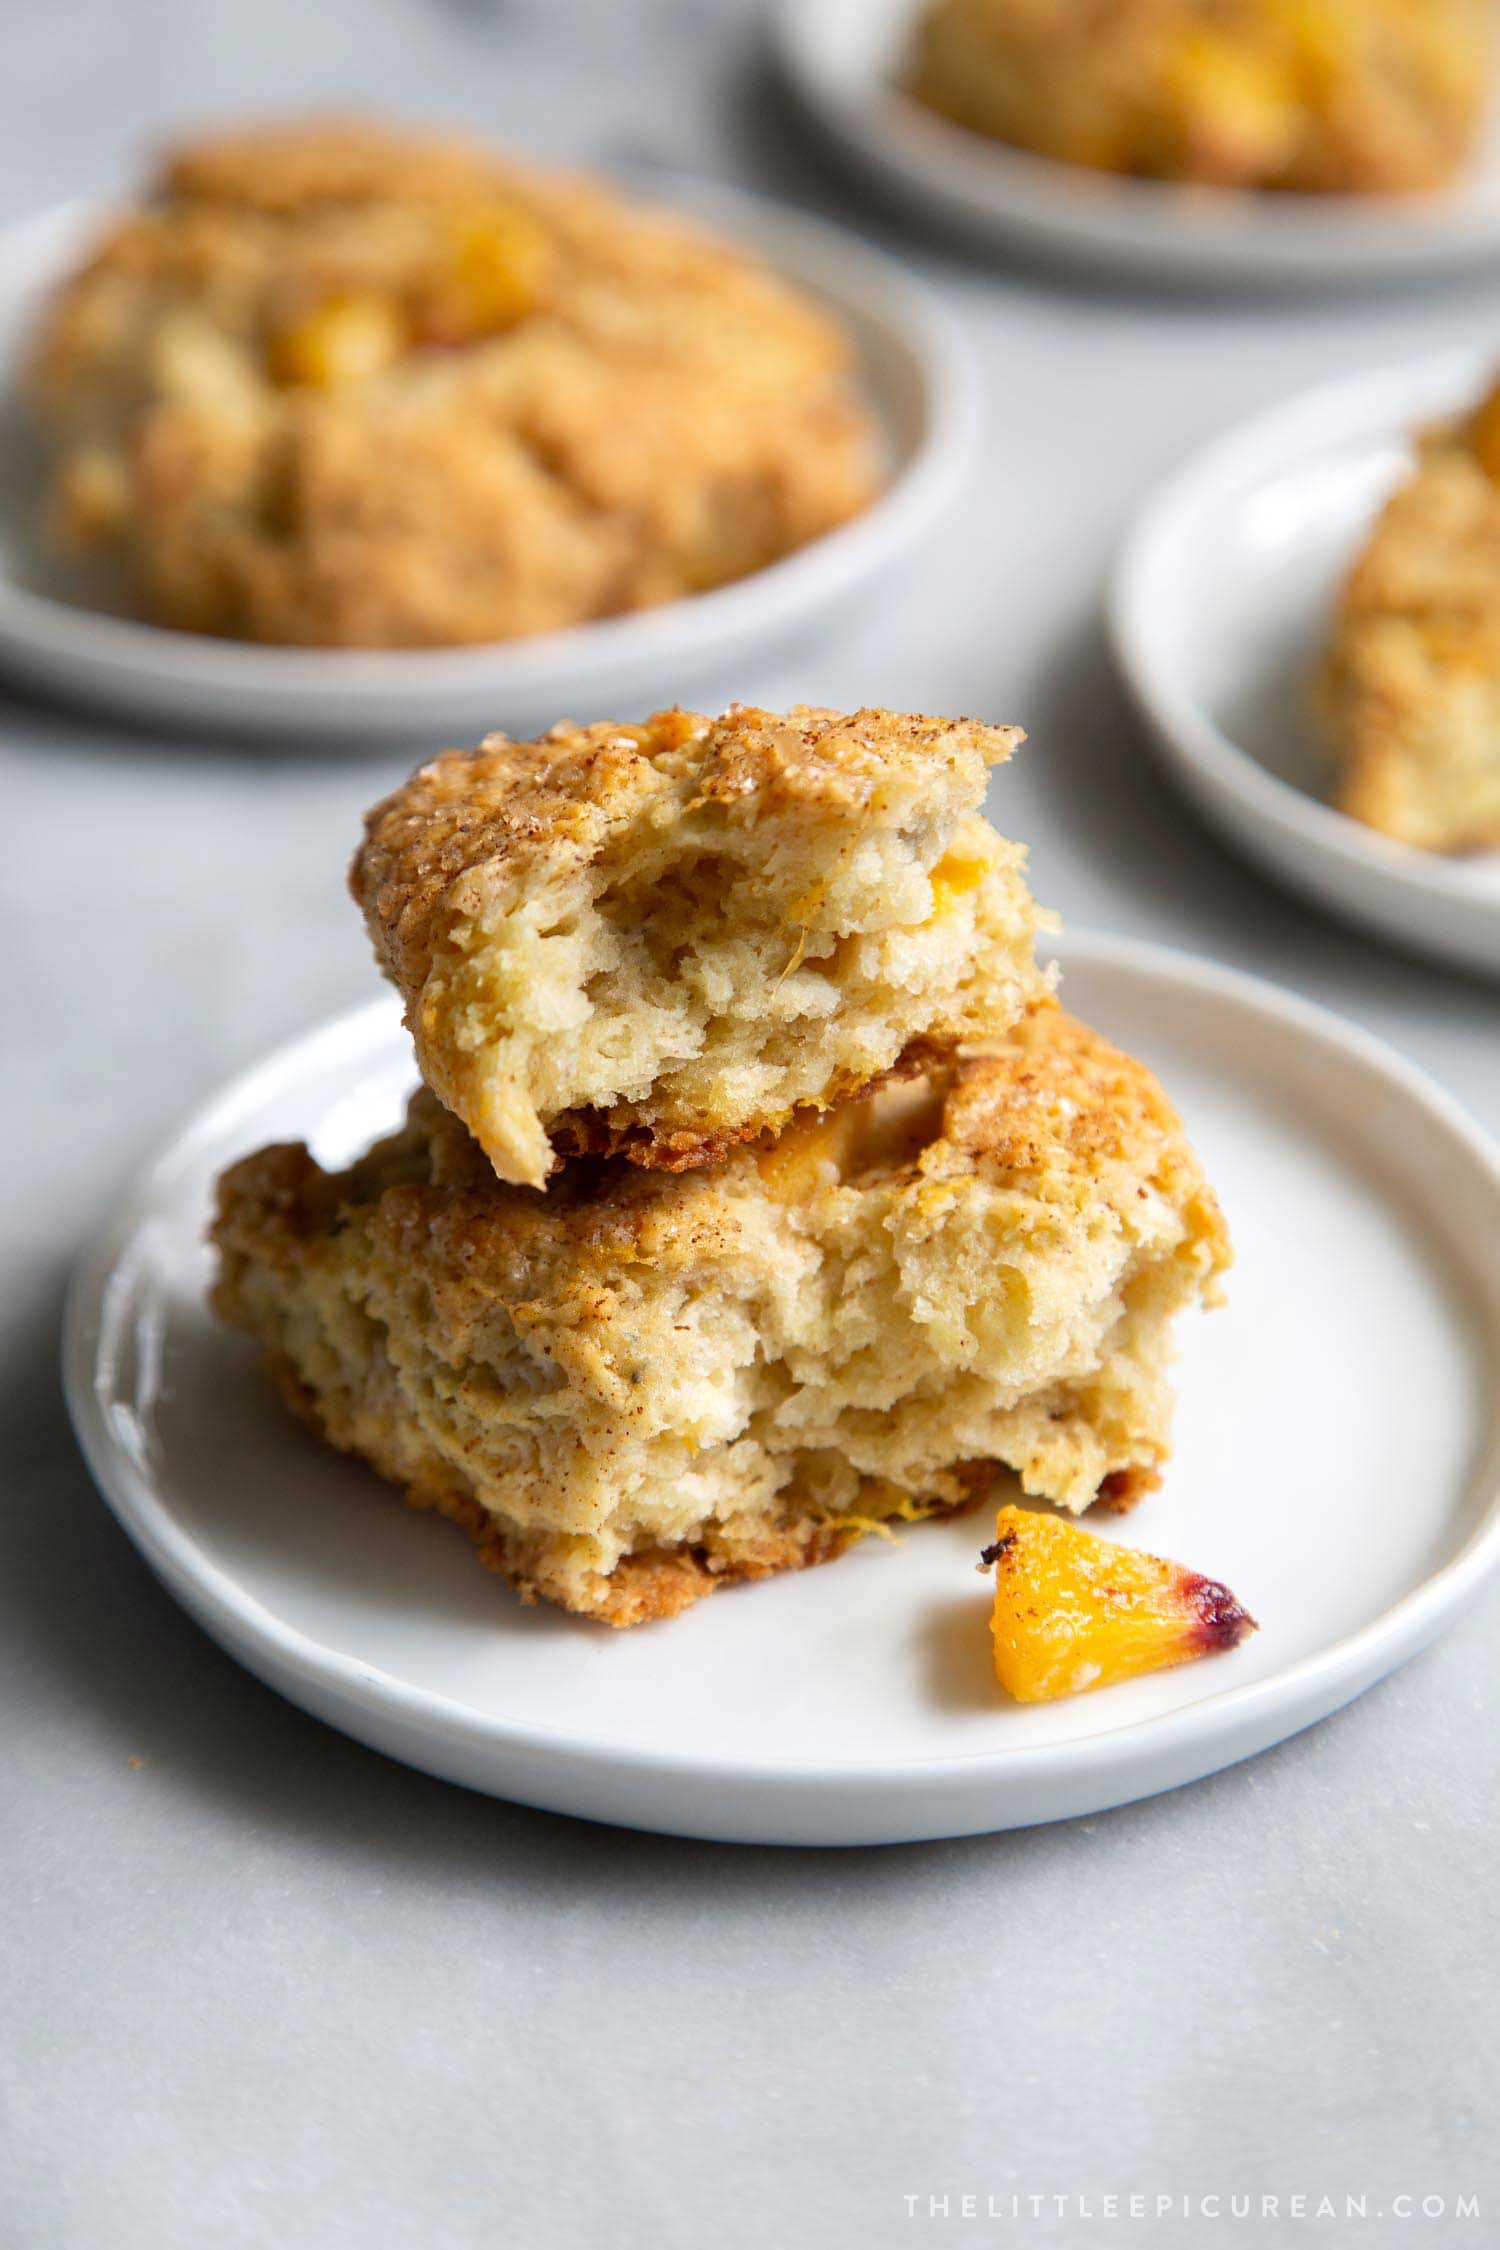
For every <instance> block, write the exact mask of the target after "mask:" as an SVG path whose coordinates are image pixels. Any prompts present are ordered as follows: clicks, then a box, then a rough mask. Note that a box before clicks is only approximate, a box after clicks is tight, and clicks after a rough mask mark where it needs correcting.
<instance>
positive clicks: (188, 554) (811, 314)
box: [27, 121, 880, 647]
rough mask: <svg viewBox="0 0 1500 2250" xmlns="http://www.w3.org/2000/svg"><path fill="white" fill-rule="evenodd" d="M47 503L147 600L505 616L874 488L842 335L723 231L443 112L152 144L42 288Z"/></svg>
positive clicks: (338, 639) (193, 619) (426, 632)
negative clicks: (436, 132)
mask: <svg viewBox="0 0 1500 2250" xmlns="http://www.w3.org/2000/svg"><path fill="white" fill-rule="evenodd" d="M27 388H28V393H29V396H30V399H31V401H32V403H33V405H34V407H35V409H36V411H37V413H38V414H39V416H40V417H41V418H42V420H43V421H44V423H45V424H46V426H47V427H48V429H49V430H50V432H51V435H52V440H53V445H54V452H55V473H54V479H53V495H52V508H51V516H52V521H53V524H54V527H55V528H56V530H57V533H58V535H59V537H60V538H61V539H62V541H63V542H64V544H66V545H68V546H69V547H71V548H72V549H73V550H74V551H76V552H81V553H86V554H88V555H89V556H91V557H94V558H104V559H105V560H106V561H107V563H108V565H109V566H110V568H111V569H112V570H113V572H114V573H115V575H116V577H117V580H118V584H119V586H120V588H121V591H122V594H123V597H124V598H125V599H126V600H128V601H129V603H130V604H131V605H132V606H133V607H135V608H136V609H138V610H139V611H141V612H142V613H143V614H144V615H146V616H147V617H149V618H151V619H152V620H154V621H155V622H157V623H159V624H163V625H169V626H175V627H179V628H186V629H188V630H191V631H195V632H202V633H212V634H218V635H222V636H230V637H233V638H239V639H245V640H254V641H264V642H278V643H310V644H314V645H322V646H329V647H361V646H363V647H385V646H390V647H398V646H399V647H411V646H420V645H436V644H444V643H459V642H478V641H499V640H508V639H511V638H514V637H516V636H518V635H524V634H531V633H539V632H543V631H546V630H548V629H549V628H553V627H559V626H566V625H571V624H575V623H579V622H581V621H584V620H587V619H592V618H599V617H605V616H610V615H614V614H616V613H618V612H621V611H627V610H634V609H640V608H644V607H647V606H649V605H652V604H655V603H660V602H666V601H671V600H673V599H674V598H675V597H677V596H679V595H683V594H688V593H693V592H697V591H700V590H702V589H704V588H707V587H712V586H717V585H720V584H722V583H724V582H725V581H727V580H730V579H734V578H739V577H742V576H743V575H745V574H746V573H747V572H750V571H754V570H757V569H760V568H761V567H763V566H764V565H765V564H768V563H770V562H773V561H775V560H776V559H777V558H778V557H779V556H782V555H785V554H787V553H788V552H790V551H791V550H792V549H794V548H797V547H800V546H802V545H804V544H805V543H806V542H807V541H809V540H811V539H814V538H816V537H817V536H818V535H819V534H820V533H823V532H825V531H828V530H829V529H831V528H832V527H833V526H834V525H837V524H839V523H842V522H844V521H845V520H846V519H847V518H848V517H850V516H852V515H854V514H856V513H857V512H858V511H859V510H860V509H862V508H863V507H864V506H865V505H866V504H867V503H868V502H869V501H870V499H871V498H872V497H873V495H874V493H875V491H876V490H877V487H878V483H879V477H880V468H879V461H878V457H877V455H878V447H877V440H876V434H875V430H874V426H873V423H872V419H871V416H870V414H869V411H868V409H867V407H866V405H865V403H864V402H863V400H862V398H861V396H860V393H859V388H858V384H857V381H856V375H855V368H854V355H853V350H852V347H851V345H850V342H849V340H848V338H847V337H846V336H845V335H844V334H843V333H842V332H841V331H840V330H839V328H838V327H837V326H836V325H835V324H834V323H833V322H831V321H830V320H829V319H828V318H827V317H826V316H825V315H824V314H823V313H822V312H821V311H820V310H819V309H818V308H817V306H815V305H814V304H813V303H812V302H811V301H810V300H809V299H807V298H805V297H803V296H802V295H800V294H799V293H798V292H797V291H796V290H795V289H793V288H792V287H790V286H789V285H787V284H785V283H783V282H782V281H780V280H779V279H777V277H776V276H775V275H774V274H773V273H771V272H770V271H769V270H768V269H767V268H765V267H764V266H762V265H761V264H759V263H758V262H757V261H756V260H755V259H753V258H751V257H749V256H747V255H744V254H742V253H740V252H739V251H737V250H735V249H733V248H731V247H730V246H728V245H727V244H725V243H723V242H719V241H716V240H715V239H714V238H713V237H711V236H710V235H707V234H704V233H701V232H699V231H698V230H697V229H696V228H695V227H692V226H689V225H687V224H685V223H683V222H681V221H679V220H677V219H675V218H671V217H668V216H666V215H664V214H663V213H661V212H657V211H652V210H648V209H645V208H642V207H640V206H637V205H635V204H633V203H629V202H626V201H624V200H623V199H621V198H619V197H617V196H614V195H611V194H608V193H606V192H605V191H604V190H603V189H602V188H599V187H596V186H592V185H590V184H588V183H586V182H585V181H582V180H579V179H574V178H569V177H565V176H562V175H558V174H553V173H550V172H546V171H542V170H537V169H534V168H533V167H531V166H529V165H521V164H517V163H511V162H507V161H505V160H503V159H502V158H500V157H499V156H497V155H495V154H493V153H492V152H491V151H489V150H488V149H486V148H483V147H481V146H478V145H476V144H472V143H468V142H465V141H461V140H455V139H450V138H446V137H433V136H426V135H421V134H415V133H410V132H400V131H396V130H394V129H388V128H384V127H381V126H378V125H375V124H369V123H356V122H328V121H323V122H316V121H315V122H304V123H300V124H289V125H283V126H274V127H268V128H264V129H261V130H258V131H246V132H241V133H235V134H229V135H226V136H222V137H216V138H213V139H210V140H205V141H203V142H201V143H199V144H197V145H195V146H190V147H186V148H184V149H181V150H180V151H179V152H178V153H177V154H176V155H174V156H172V157H171V158H170V159H169V160H168V161H167V163H166V164H165V166H164V167H163V169H162V171H161V173H160V176H159V177H158V179H157V180H156V181H155V182H154V183H153V188H152V192H151V194H150V197H149V199H148V200H147V201H146V203H145V204H144V205H143V206H142V207H141V208H140V209H138V210H136V211H133V212H131V213H129V214H127V215H126V216H124V217H122V218H120V219H119V220H117V221H116V222H115V223H114V224H113V225H112V226H111V227H110V228H109V229H108V231H107V232H106V233H105V234H104V236H103V238H102V239H101V241H100V242H99V244H98V246H97V248H96V250H95V251H94V253H93V255H92V256H91V258H90V259H89V260H88V262H87V264H86V265H85V266H84V267H83V269H82V270H81V271H80V272H79V273H78V274H77V275H76V276H75V277H74V278H73V279H72V280H71V281H70V282H68V283H67V285H66V286H65V287H64V288H63V290H62V291H61V292H60V294H59V295H58V297H57V299H56V300H55V302H54V303H53V304H52V306H51V308H50V310H49V311H48V313H47V315H46V317H45V321H44V323H43V326H42V330H41V333H40V335H39V336H38V338H37V340H36V343H35V347H34V350H33V352H32V356H31V361H30V367H29V373H28V379H27Z"/></svg>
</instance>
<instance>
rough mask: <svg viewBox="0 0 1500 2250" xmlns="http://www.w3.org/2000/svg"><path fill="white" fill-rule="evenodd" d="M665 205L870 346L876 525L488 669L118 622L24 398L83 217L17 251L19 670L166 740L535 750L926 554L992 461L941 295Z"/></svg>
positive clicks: (7, 458) (6, 296)
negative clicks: (74, 542) (185, 730)
mask: <svg viewBox="0 0 1500 2250" xmlns="http://www.w3.org/2000/svg"><path fill="white" fill-rule="evenodd" d="M650 192H651V195H652V197H653V198H654V199H655V200H656V201H658V202H665V203H669V204H671V205H673V206H674V207H676V208H679V209H681V210H682V211H683V212H684V213H685V214H687V215H689V216H693V217H700V216H701V217H702V219H703V220H704V221H705V223H706V224H709V225H711V226H714V227H715V228H717V229H718V230H719V231H720V232H722V233H723V234H724V235H726V236H728V237H729V238H730V239H732V240H734V241H736V242H739V243H741V244H743V245H744V246H745V247H746V248H748V249H750V250H753V251H756V252H758V253H759V254H760V255H761V256H763V257H764V258H766V259H767V260H768V261H769V263H770V264H772V265H774V266H775V267H776V268H777V269H778V270H779V271H780V272H781V273H783V274H785V275H786V276H787V277H788V278H789V279H790V280H792V281H794V282H797V283H799V284H800V285H801V286H802V287H803V288H804V289H806V290H807V291H808V293H809V294H810V295H811V296H813V297H815V298H817V299H818V300H819V301H820V302H821V303H822V304H824V305H825V306H826V307H827V308H828V310H829V311H830V312H832V313H833V314H835V315H836V316H837V317H838V318H839V319H840V320H841V321H842V322H843V323H844V324H845V326H846V327H847V328H848V330H849V331H850V332H851V334H852V335H853V337H854V340H855V343H856V345H857V348H858V353H859V363H860V370H861V375H862V379H863V382H864V386H865V389H866V392H867V395H868V396H869V398H870V400H871V402H872V405H873V407H874V409H875V412H876V414H877V417H878V420H879V423H880V427H881V430H882V433H883V437H884V442H885V447H886V453H887V461H888V466H889V472H890V481H889V483H888V485H887V487H886V489H885V491H884V492H883V493H882V494H881V496H880V498H879V499H878V500H877V501H876V502H875V504H874V505H873V506H872V507H870V508H869V509H867V510H866V511H865V513H864V514H863V515H862V516H859V517H858V518H856V519H855V520H854V521H853V522H852V523H849V524H846V525H844V526H842V527H841V528H840V529H838V530H836V531H832V532H829V533H827V534H826V535H825V536H824V537H823V538H821V539H817V540H814V541H813V542H811V544H809V545H808V546H806V547H803V548H801V549H799V550H798V551H797V552H796V553H795V554H792V555H789V556H787V557H786V558H785V559H784V560H783V561H781V562H778V563H775V564H773V565H772V566H771V567H770V568H769V569H766V570H761V571H757V572H755V573H754V574H753V575H752V576H751V577H748V578H744V579H740V580H738V581H737V582H736V583H734V584H733V585H729V586H724V587H719V588H717V589H716V590H715V591H713V592H711V593H707V594H700V595H697V596H694V597H693V598H692V599H691V600H686V601H678V602H672V603H670V604H667V605H665V606H664V607H662V608H660V609H655V610H643V611H639V612H636V613H634V614H632V615H630V616H627V617H619V618H608V619H605V620H604V621H602V622H601V623H599V624H594V625H585V626H579V627H576V628H572V629H569V630H568V631H565V632H558V633H547V634H542V635H537V636H535V637H533V638H532V639H530V640H524V641H511V642H496V643H494V644H491V645H489V646H486V647H479V648H460V649H420V650H405V649H400V650H386V649H377V650H323V649H278V648H264V647H257V646H248V645H246V644H244V643H240V642H236V641H227V640H215V639H210V638H207V637H205V636H203V635H200V634H193V633H176V632H169V631H167V630H165V629H164V628H162V627H160V626H155V625H147V624H142V623H140V622H139V621H137V620H135V619H132V618H125V617H119V616H112V615H109V614H107V613H106V612H105V611H103V610H102V609H100V608H98V607H91V606H88V599H87V594H86V591H85V588H84V586H83V583H82V581H81V580H80V579H77V578H74V579H70V578H69V577H68V576H67V574H66V573H60V572H59V570H58V567H57V565H56V564H55V563H54V562H52V561H50V560H49V559H48V558H47V557H46V556H45V554H44V553H43V551H42V549H41V546H40V543H39V540H38V536H37V525H38V516H39V513H40V509H39V474H38V467H39V465H38V458H37V445H36V440H35V438H34V436H33V435H32V434H31V433H30V432H29V431H28V430H27V429H26V427H25V419H24V415H23V413H22V411H21V409H20V407H19V404H18V401H17V398H16V386H15V369H16V365H17V361H18V359H19V357H20V354H21V352H22V350H23V348H24V345H25V340H26V338H27V336H28V335H29V333H30V331H31V329H32V326H33V324H34V322H35V319H36V317H37V314H38V311H39V308H40V306H41V304H42V303H43V301H44V300H45V297H46V294H47V292H48V290H49V289H50V288H52V287H53V286H55V284H56V283H57V282H58V281H59V280H60V279H61V278H62V277H63V276H64V275H65V274H66V273H67V272H68V271H70V269H71V268H72V266H73V265H74V264H75V263H76V262H77V260H78V258H79V257H80V255H81V254H82V252H83V250H84V248H85V246H86V245H87V243H88V242H89V241H90V240H91V239H92V238H93V236H94V235H95V234H96V233H97V231H98V229H99V227H100V225H101V223H102V222H103V220H104V218H105V214H104V213H103V212H102V211H101V210H99V209H98V208H96V207H93V206H83V205H77V204H74V205H68V206H66V207H64V208H62V209H60V210H56V211H52V212H49V213H47V214H45V215H44V216H43V217H41V218H39V219H35V220H32V221H30V222H29V223H28V224H26V225H23V226H19V227H14V228H12V229H10V230H9V231H8V232H7V233H5V234H4V235H3V236H0V419H3V421H4V423H5V425H6V427H5V431H4V436H5V439H6V442H5V444H4V445H3V447H0V463H3V464H4V466H3V467H0V667H3V669H4V670H5V671H7V672H9V673H11V674H12V675H13V676H15V677H16V678H18V679H20V680H23V681H25V682H27V683H29V684H32V685H34V686H38V687H41V688H43V689H45V690H46V691H48V692H49V693H52V694H56V695H59V696H62V697H65V698H66V699H68V700H70V701H77V702H84V703H88V704H92V705H98V706H102V707H104V708H107V709H111V710H114V711H117V712H120V713H122V714H124V715H126V716H128V717H131V718H135V719H140V720H150V721H156V722H164V723H166V724H167V725H169V726H191V727H210V728H216V729H222V730H230V731H233V732H235V733H249V734H268V733H272V734H281V735H285V734H287V733H289V732H290V733H294V734H297V735H299V736H317V737H320V738H323V737H328V738H335V739H337V738H344V739H346V740H357V739H360V738H363V739H370V738H372V737H385V738H386V739H389V738H390V737H391V736H393V735H403V734H406V735H415V736H417V737H419V738H421V739H424V740H431V739H433V738H435V737H436V736H439V735H442V734H447V733H452V734H455V735H469V736H472V735H476V734H478V733H481V732H483V731H484V730H486V729H489V728H493V727H507V728H509V729H510V730H511V731H512V732H513V733H518V734H524V733H531V732H534V731H536V730H537V729H539V728H541V727H544V726H548V725H550V724H551V723H552V722H553V721H554V720H556V719H559V718H570V719H578V720H589V719H595V718H609V717H618V716H634V715H636V714H637V713H639V712H641V711H643V710H646V709H649V708H650V707H651V705H652V704H653V703H656V702H660V701H662V700H664V699H675V698H676V697H677V696H678V695H679V694H680V692H681V690H682V687H683V685H684V683H686V682H688V681H690V680H692V679H693V678H695V677H698V676H702V675H708V674H712V673H715V672H722V673H726V674H727V673H728V672H729V671H730V670H731V669H732V668H733V667H734V666H735V665H736V664H743V663H744V662H746V661H747V660H748V658H749V657H750V655H751V654H752V652H757V653H758V652H760V651H762V650H764V649H766V648H768V647H774V646H775V645H777V644H778V643H780V642H783V641H787V640H792V639H795V638H796V637H797V635H798V634H799V633H801V632H803V631H805V630H806V628H807V626H808V624H809V622H810V621H811V620H812V619H813V618H814V617H816V616H818V615H819V614H821V613H822V612H824V611H827V610H833V609H837V608H838V607H840V606H841V605H843V604H845V603H847V602H849V601H851V600H852V599H853V598H854V597H855V596H856V595H857V594H861V593H863V592H864V591H865V590H866V589H867V588H868V587H869V586H870V585H871V584H872V583H873V582H875V581H877V580H878V579H879V578H881V577H882V576H883V575H884V574H885V572H886V571H887V570H888V569H889V568H890V567H891V566H893V565H894V564H896V563H897V562H898V561H899V560H900V559H901V558H902V557H903V556H904V555H905V554H906V553H907V551H908V550H909V549H910V548H911V547H913V546H914V545H915V544H917V543H918V542H919V541H920V540H921V539H922V537H923V536H924V535H925V533H926V532H927V531H928V529H929V528H930V527H931V525H932V524H933V523H934V522H935V520H936V519H937V518H938V516H939V515H940V513H941V511H942V510H943V508H944V507H945V506H946V505H947V503H948V502H949V500H950V498H951V497H952V496H953V494H954V492H955V491H956V488H957V484H958V480H959V478H960V477H961V475H962V472H963V469H964V466H965V463H966V462H967V461H968V460H969V459H970V457H971V455H972V453H973V450H974V446H975V443H976V441H977V433H978V426H979V407H978V392H977V388H976V385H975V382H974V378H973V374H972V370H971V367H970V364H969V360H968V358H967V355H966V351H965V348H964V346H963V343H962V339H961V338H960V336H959V335H958V332H957V330H956V328H955V326H954V324H953V323H952V321H951V320H950V319H949V317H948V315H947V314H946V312H945V311H944V310H943V308H942V307H941V305H939V304H938V303H937V302H936V300H935V299H934V298H932V297H931V296H930V295H929V294H928V293H927V292H926V291H925V290H924V289H922V288H920V287H919V286H918V285H917V284H916V283H915V282H913V281H911V280H909V279H908V278H907V276H906V275H905V274H903V273H902V272H901V270H900V268H899V267H897V266H895V265H894V264H893V263H892V262H891V261H890V260H889V259H886V258H883V257H881V256H879V255H878V254H877V253H876V252H874V251H871V250H867V249H866V248H865V247H864V246H863V245H862V244H861V243H859V242H858V241H856V240H855V239H854V238H853V237H852V236H850V235H847V234H843V233H841V232H840V231H839V230H838V229H836V228H833V227H828V226H825V225H823V224H821V223H819V222H816V221H814V220H810V219H805V218H803V217H801V216H799V215H797V214H795V213H792V212H789V211H786V210H783V209H782V208H780V207H779V206H778V205H776V204H774V203H769V202H765V201H762V200H760V199H758V198H756V197H753V196H746V195H739V194H734V193H731V192H730V191H729V190H727V189H723V188H720V187H718V186H713V187H709V186H700V185H697V184H689V183H685V182H682V181H680V180H671V181H666V180H661V179H656V180H653V182H652V183H651V190H650Z"/></svg>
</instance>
